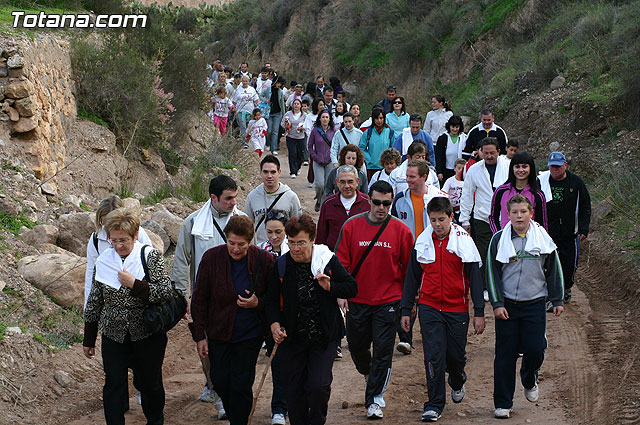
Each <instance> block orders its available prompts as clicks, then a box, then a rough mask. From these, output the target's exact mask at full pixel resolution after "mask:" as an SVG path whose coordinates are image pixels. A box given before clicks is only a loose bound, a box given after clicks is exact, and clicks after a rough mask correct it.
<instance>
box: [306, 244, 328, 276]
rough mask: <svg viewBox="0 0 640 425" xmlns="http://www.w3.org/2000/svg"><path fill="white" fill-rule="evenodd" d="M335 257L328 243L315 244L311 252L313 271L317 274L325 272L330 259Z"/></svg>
mask: <svg viewBox="0 0 640 425" xmlns="http://www.w3.org/2000/svg"><path fill="white" fill-rule="evenodd" d="M332 258H333V251H331V250H330V249H329V247H328V246H326V245H321V244H318V245H314V246H313V251H312V252H311V273H313V275H314V276H317V275H318V274H319V273H323V272H324V268H325V267H327V264H329V261H331V259H332Z"/></svg>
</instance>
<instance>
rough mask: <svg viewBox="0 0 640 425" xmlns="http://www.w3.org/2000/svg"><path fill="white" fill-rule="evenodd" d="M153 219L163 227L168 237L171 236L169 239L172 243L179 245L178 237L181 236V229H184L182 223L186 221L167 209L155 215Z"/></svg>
mask: <svg viewBox="0 0 640 425" xmlns="http://www.w3.org/2000/svg"><path fill="white" fill-rule="evenodd" d="M151 219H152V220H153V221H155V222H156V223H158V224H159V225H160V227H162V228H163V229H164V231H165V232H167V235H169V238H170V239H171V242H173V244H177V243H178V236H180V227H182V222H183V221H184V220H182V219H181V218H180V217H178V216H177V215H174V214H172V213H170V212H169V211H167V210H165V209H163V210H160V211H156V212H155V213H153V215H152V216H151Z"/></svg>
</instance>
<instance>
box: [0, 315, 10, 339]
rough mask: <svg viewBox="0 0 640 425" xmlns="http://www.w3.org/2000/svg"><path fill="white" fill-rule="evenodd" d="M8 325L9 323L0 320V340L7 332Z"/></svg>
mask: <svg viewBox="0 0 640 425" xmlns="http://www.w3.org/2000/svg"><path fill="white" fill-rule="evenodd" d="M8 327H9V324H8V323H7V322H3V321H2V320H0V341H2V340H3V339H4V334H5V333H6V332H7V328H8Z"/></svg>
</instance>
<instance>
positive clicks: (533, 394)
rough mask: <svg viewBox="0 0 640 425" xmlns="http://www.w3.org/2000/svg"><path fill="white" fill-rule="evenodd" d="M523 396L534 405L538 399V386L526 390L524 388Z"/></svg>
mask: <svg viewBox="0 0 640 425" xmlns="http://www.w3.org/2000/svg"><path fill="white" fill-rule="evenodd" d="M524 396H525V398H526V399H527V400H528V401H530V402H531V403H535V402H536V401H538V398H539V397H540V389H539V388H538V384H535V385H534V386H533V387H531V388H528V389H527V388H525V389H524Z"/></svg>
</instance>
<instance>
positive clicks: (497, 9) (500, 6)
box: [480, 0, 524, 33]
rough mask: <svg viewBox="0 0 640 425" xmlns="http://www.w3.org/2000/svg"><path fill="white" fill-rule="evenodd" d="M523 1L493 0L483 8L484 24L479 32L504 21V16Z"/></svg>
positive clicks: (490, 28) (488, 29)
mask: <svg viewBox="0 0 640 425" xmlns="http://www.w3.org/2000/svg"><path fill="white" fill-rule="evenodd" d="M522 3H524V0H495V1H493V2H492V3H489V5H488V6H487V7H486V9H485V10H484V25H483V26H482V28H480V33H483V32H487V31H490V30H492V29H493V28H495V27H496V26H498V25H500V24H501V23H502V22H504V20H505V18H506V17H507V16H508V15H509V14H510V13H511V12H513V11H514V10H516V9H517V8H518V7H520V6H521V5H522Z"/></svg>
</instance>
